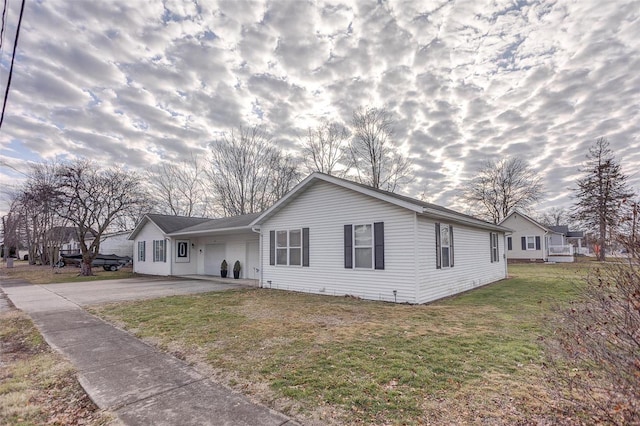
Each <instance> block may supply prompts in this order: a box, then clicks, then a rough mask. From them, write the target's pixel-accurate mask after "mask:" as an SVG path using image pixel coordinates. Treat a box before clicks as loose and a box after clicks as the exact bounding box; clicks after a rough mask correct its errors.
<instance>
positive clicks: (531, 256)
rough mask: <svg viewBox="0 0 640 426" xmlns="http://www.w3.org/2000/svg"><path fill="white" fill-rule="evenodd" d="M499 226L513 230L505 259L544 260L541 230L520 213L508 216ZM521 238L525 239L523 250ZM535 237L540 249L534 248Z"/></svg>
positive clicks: (543, 232)
mask: <svg viewBox="0 0 640 426" xmlns="http://www.w3.org/2000/svg"><path fill="white" fill-rule="evenodd" d="M501 225H502V226H504V227H506V228H509V229H512V230H513V232H512V234H511V235H510V237H511V250H508V251H507V259H518V260H527V261H533V260H546V254H545V253H546V251H545V244H546V235H545V230H544V229H543V228H541V227H540V226H538V225H536V224H535V223H533V222H531V221H530V220H529V219H527V218H526V217H524V216H523V215H522V214H520V213H514V214H512V215H510V216H508V217H507V218H506V219H505V220H504V221H503V222H501ZM523 237H524V238H525V244H524V248H523V247H522V238H523ZM529 237H530V238H529ZM536 237H538V238H539V239H540V249H537V248H536Z"/></svg>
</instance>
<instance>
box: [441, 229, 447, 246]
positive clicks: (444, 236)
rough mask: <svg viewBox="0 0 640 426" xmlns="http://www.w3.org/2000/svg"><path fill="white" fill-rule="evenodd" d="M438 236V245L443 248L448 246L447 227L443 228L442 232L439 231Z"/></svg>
mask: <svg viewBox="0 0 640 426" xmlns="http://www.w3.org/2000/svg"><path fill="white" fill-rule="evenodd" d="M440 234H441V237H440V243H441V244H442V245H443V246H448V245H449V227H448V226H443V227H442V230H441V231H440Z"/></svg>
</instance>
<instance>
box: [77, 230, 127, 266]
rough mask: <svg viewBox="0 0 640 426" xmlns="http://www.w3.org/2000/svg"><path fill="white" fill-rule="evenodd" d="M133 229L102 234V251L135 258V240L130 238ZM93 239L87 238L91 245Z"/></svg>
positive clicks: (102, 252)
mask: <svg viewBox="0 0 640 426" xmlns="http://www.w3.org/2000/svg"><path fill="white" fill-rule="evenodd" d="M129 234H131V231H120V232H111V233H109V234H102V237H101V238H100V253H101V254H115V255H117V256H128V257H130V258H132V259H133V241H131V240H129ZM92 241H93V240H87V242H86V244H87V246H89V244H91V242H92Z"/></svg>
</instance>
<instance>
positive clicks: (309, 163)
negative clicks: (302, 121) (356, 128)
mask: <svg viewBox="0 0 640 426" xmlns="http://www.w3.org/2000/svg"><path fill="white" fill-rule="evenodd" d="M348 141H349V132H348V131H347V129H346V128H345V127H344V126H343V125H341V124H338V123H328V122H326V123H323V124H322V125H320V126H318V127H317V128H315V129H312V128H309V129H308V131H307V135H306V138H305V140H304V141H303V143H302V156H303V161H304V165H305V167H306V169H307V171H308V172H309V173H313V172H321V173H326V174H328V175H334V176H339V177H342V176H344V174H345V172H346V170H347V164H346V163H347V162H348V157H347V148H348Z"/></svg>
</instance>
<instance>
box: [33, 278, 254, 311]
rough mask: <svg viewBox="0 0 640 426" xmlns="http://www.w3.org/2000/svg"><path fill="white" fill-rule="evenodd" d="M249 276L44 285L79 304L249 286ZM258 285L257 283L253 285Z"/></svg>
mask: <svg viewBox="0 0 640 426" xmlns="http://www.w3.org/2000/svg"><path fill="white" fill-rule="evenodd" d="M250 283H251V281H249V280H242V281H241V282H240V280H238V282H233V281H231V280H222V279H218V280H216V279H215V278H211V279H189V278H178V277H162V278H158V277H138V278H127V279H122V280H104V281H87V282H76V283H61V284H47V285H43V286H42V287H43V288H46V289H47V290H48V291H50V292H52V293H55V294H57V295H58V296H61V297H62V298H64V299H67V300H68V301H70V302H73V303H75V304H77V305H80V306H87V305H95V304H99V303H109V302H121V301H126V300H141V299H154V298H157V297H165V296H175V295H180V294H197V293H206V292H209V291H224V290H230V289H236V288H248V287H251V286H252V285H251V284H250ZM254 287H255V285H254Z"/></svg>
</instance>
